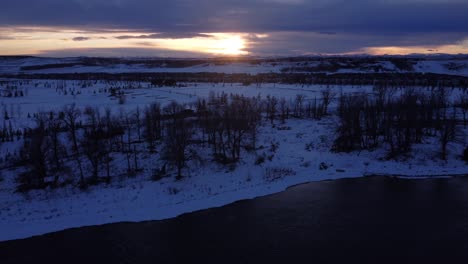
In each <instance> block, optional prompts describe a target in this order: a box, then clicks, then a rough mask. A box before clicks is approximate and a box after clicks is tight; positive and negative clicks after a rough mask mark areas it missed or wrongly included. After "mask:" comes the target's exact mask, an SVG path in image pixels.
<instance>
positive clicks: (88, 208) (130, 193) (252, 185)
mask: <svg viewBox="0 0 468 264" xmlns="http://www.w3.org/2000/svg"><path fill="white" fill-rule="evenodd" d="M62 84H63V81H53V80H51V81H44V80H42V81H31V82H30V83H29V84H24V85H22V86H21V87H22V89H24V92H25V96H24V97H12V98H1V103H0V110H2V109H5V110H6V111H7V112H9V115H10V118H11V119H10V120H11V121H12V122H13V125H14V126H15V127H18V128H21V127H26V126H29V125H30V124H31V122H33V121H32V119H31V118H28V113H29V114H30V115H33V114H34V113H36V112H38V111H50V110H58V109H61V108H62V107H63V106H64V105H67V104H71V103H75V104H76V105H77V106H79V107H81V108H84V107H85V106H96V107H99V108H100V109H102V110H103V109H105V108H110V109H112V111H114V112H116V113H118V111H119V109H120V108H122V109H124V110H126V111H134V110H135V109H136V108H137V107H140V108H143V107H145V106H146V105H148V104H150V103H153V102H160V103H161V104H163V105H164V104H168V103H169V102H170V101H172V100H174V101H177V102H181V103H190V102H193V101H195V100H196V99H198V98H205V97H207V96H209V94H210V92H214V93H221V92H225V93H228V94H229V93H233V94H242V95H245V96H248V97H253V96H257V95H261V96H262V97H263V98H264V97H265V96H267V95H274V96H277V97H285V98H286V99H291V100H292V99H294V98H295V96H296V95H297V94H304V95H306V100H314V98H316V97H319V96H320V91H321V90H323V89H325V88H326V87H325V86H318V85H314V86H302V85H280V84H263V85H262V86H261V87H256V86H242V85H239V84H233V85H231V84H227V85H225V86H223V85H222V84H218V85H213V84H187V86H186V87H180V88H167V87H165V88H152V87H150V85H149V84H147V83H113V84H108V83H104V82H99V81H97V82H92V83H90V84H89V87H84V88H82V86H83V82H80V81H67V82H66V87H67V88H66V90H64V89H61V88H60V85H62ZM111 87H125V88H126V89H125V93H126V102H125V103H124V104H119V103H118V100H117V98H114V97H111V96H109V93H108V92H104V90H105V89H109V88H111ZM130 87H133V88H131V89H130ZM332 89H333V90H334V91H336V92H341V91H343V92H345V93H354V92H367V93H370V92H371V87H351V86H343V87H341V86H340V87H332ZM65 91H66V94H65ZM452 96H453V97H457V94H456V92H455V93H454V94H453V95H452ZM331 108H332V109H333V108H336V104H335V103H334V104H332V106H331ZM2 113H3V110H2ZM335 128H336V117H334V116H329V117H326V118H324V119H322V120H319V121H317V120H306V119H300V120H299V119H290V120H287V121H286V123H285V124H279V123H276V124H275V125H274V126H272V125H271V124H270V123H269V122H265V123H264V124H263V125H262V126H261V128H260V131H259V142H258V145H259V146H260V148H259V149H258V150H257V151H256V153H252V152H246V153H244V154H243V156H242V158H241V161H240V162H239V163H238V164H237V165H236V166H232V167H229V166H223V165H220V164H217V163H213V162H203V161H190V163H189V166H188V168H189V169H187V171H186V176H188V177H186V178H184V179H183V180H181V181H175V180H174V178H173V177H171V178H164V179H162V180H160V181H157V182H154V181H152V180H151V179H150V178H151V169H153V168H154V167H155V164H160V162H159V161H158V160H154V157H153V156H150V155H146V154H142V155H140V156H139V159H140V164H141V165H140V166H141V167H143V168H144V170H143V171H142V172H141V173H140V174H139V175H137V176H136V177H134V178H128V177H126V176H124V175H123V174H122V175H115V176H114V177H113V181H111V183H110V184H107V185H106V184H101V185H96V186H91V187H90V188H88V189H87V190H85V191H82V190H80V189H78V188H76V187H73V186H67V187H64V188H58V189H51V190H37V191H30V192H28V193H25V194H21V193H15V192H14V191H15V184H16V183H15V182H14V178H15V176H16V175H17V174H18V173H19V172H20V171H21V169H13V168H10V169H4V170H2V171H1V174H0V176H1V177H2V178H3V181H0V241H4V240H11V239H20V238H26V237H30V236H34V235H40V234H44V233H48V232H53V231H59V230H63V229H66V228H72V227H80V226H89V225H100V224H106V223H112V222H121V221H145V220H157V219H165V218H170V217H175V216H177V215H180V214H183V213H187V212H192V211H195V210H200V209H204V208H210V207H216V206H222V205H225V204H228V203H231V202H234V201H237V200H241V199H249V198H254V197H258V196H262V195H267V194H272V193H275V192H279V191H282V190H284V189H286V188H287V187H289V186H292V185H295V184H300V183H305V182H309V181H318V180H325V179H337V178H344V177H361V176H363V175H374V174H400V175H409V176H418V175H421V176H431V175H450V174H464V173H465V174H466V173H468V169H467V165H466V164H465V162H463V161H461V159H460V157H459V156H460V153H461V152H462V149H463V145H461V144H452V145H450V148H449V157H448V160H447V161H441V160H440V159H439V157H438V150H437V144H435V146H434V144H421V145H416V146H415V147H414V148H413V150H412V152H411V154H410V155H409V157H408V158H407V159H406V160H405V161H401V160H399V161H398V160H397V161H395V160H385V159H383V157H384V156H385V150H376V151H373V152H368V151H362V152H353V153H332V152H330V148H331V146H332V143H333V139H334V133H335ZM427 140H428V141H432V140H436V139H435V138H434V139H431V138H430V139H427ZM424 143H431V142H424ZM18 145H19V143H18V142H8V143H3V144H1V145H0V153H1V156H3V155H5V154H6V153H7V152H10V153H13V152H15V151H16V150H17V149H18V147H19V146H18ZM273 145H274V146H275V147H272V146H273ZM200 151H201V152H203V151H207V153H198V155H199V156H207V155H209V153H208V150H203V149H201V150H200ZM259 155H265V156H266V157H269V158H267V159H265V162H264V163H261V164H256V159H257V157H258V156H259ZM121 163H124V161H123V160H122V161H121V162H119V161H117V162H114V165H113V166H116V167H118V166H120V164H121ZM122 170H123V169H122ZM272 172H274V173H277V174H278V175H279V177H278V178H277V179H273V180H272V179H271V178H270V179H269V178H268V176H269V175H270V174H271V173H272Z"/></svg>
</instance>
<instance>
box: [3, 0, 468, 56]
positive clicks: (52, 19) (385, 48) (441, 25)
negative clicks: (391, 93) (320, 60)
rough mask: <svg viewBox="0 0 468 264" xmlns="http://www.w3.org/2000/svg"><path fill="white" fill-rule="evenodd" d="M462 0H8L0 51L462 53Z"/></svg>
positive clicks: (467, 42)
mask: <svg viewBox="0 0 468 264" xmlns="http://www.w3.org/2000/svg"><path fill="white" fill-rule="evenodd" d="M467 12H468V0H346V1H345V0H314V1H308V0H250V1H247V0H224V1H223V0H219V1H214V0H168V1H158V0H40V1H39V0H14V1H3V3H1V4H0V55H38V56H51V57H68V56H106V57H113V56H118V57H148V56H154V57H213V56H240V55H249V56H300V55H338V54H345V55H352V54H372V55H383V54H413V53H428V54H433V53H448V54H458V53H465V54H468V15H467Z"/></svg>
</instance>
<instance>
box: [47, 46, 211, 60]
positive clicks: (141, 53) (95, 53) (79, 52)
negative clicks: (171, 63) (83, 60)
mask: <svg viewBox="0 0 468 264" xmlns="http://www.w3.org/2000/svg"><path fill="white" fill-rule="evenodd" d="M83 54H86V56H89V57H162V58H168V57H173V58H175V57H188V58H201V57H208V56H210V55H207V54H206V53H198V52H189V51H171V50H165V49H158V48H85V49H60V50H44V51H41V52H40V53H39V55H40V56H45V57H69V56H70V57H78V56H83Z"/></svg>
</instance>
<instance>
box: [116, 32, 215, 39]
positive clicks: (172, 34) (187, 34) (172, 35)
mask: <svg viewBox="0 0 468 264" xmlns="http://www.w3.org/2000/svg"><path fill="white" fill-rule="evenodd" d="M211 37H213V36H211V35H209V34H202V33H191V32H164V33H154V34H146V35H137V36H134V35H122V36H117V37H115V38H116V39H182V38H211Z"/></svg>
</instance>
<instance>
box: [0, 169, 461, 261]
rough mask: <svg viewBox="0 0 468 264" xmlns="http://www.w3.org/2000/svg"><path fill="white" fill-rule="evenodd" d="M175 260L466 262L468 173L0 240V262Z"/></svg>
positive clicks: (355, 183)
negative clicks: (467, 174) (14, 239)
mask: <svg viewBox="0 0 468 264" xmlns="http://www.w3.org/2000/svg"><path fill="white" fill-rule="evenodd" d="M0 231H1V230H0ZM183 262H185V263H468V178H448V179H426V180H406V179H398V178H387V177H365V178H356V179H342V180H335V181H323V182H313V183H308V184H303V185H299V186H295V187H292V188H290V189H288V190H286V191H284V192H281V193H278V194H273V195H269V196H265V197H260V198H256V199H252V200H243V201H239V202H236V203H233V204H230V205H227V206H223V207H220V208H212V209H208V210H203V211H199V212H195V213H190V214H185V215H182V216H179V217H177V218H174V219H168V220H163V221H150V222H142V223H117V224H109V225H103V226H93V227H84V228H76V229H70V230H65V231H61V232H57V233H52V234H47V235H44V236H39V237H33V238H28V239H24V240H16V241H9V242H3V243H0V263H83V264H84V263H183Z"/></svg>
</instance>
